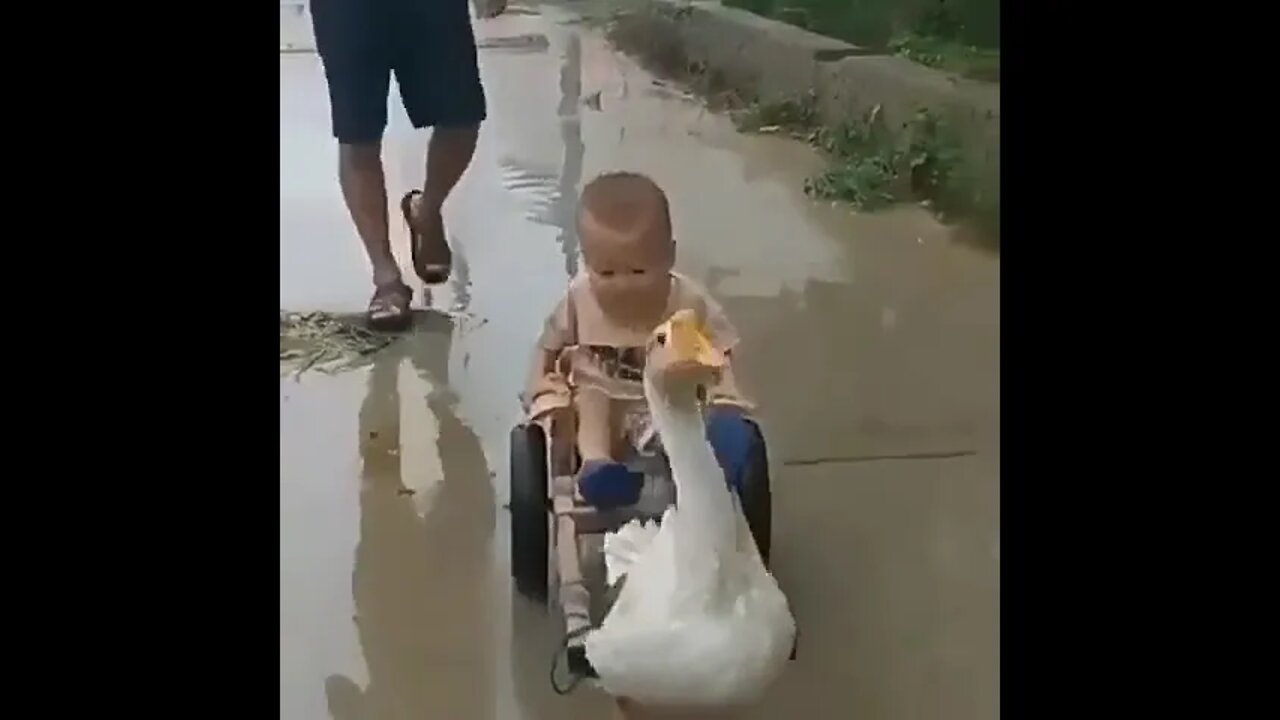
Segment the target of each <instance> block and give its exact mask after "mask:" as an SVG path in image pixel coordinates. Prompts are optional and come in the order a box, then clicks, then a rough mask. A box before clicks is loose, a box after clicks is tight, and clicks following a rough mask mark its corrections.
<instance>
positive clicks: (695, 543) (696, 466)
mask: <svg viewBox="0 0 1280 720" xmlns="http://www.w3.org/2000/svg"><path fill="white" fill-rule="evenodd" d="M647 351H648V356H647V359H646V363H645V376H644V389H645V397H646V399H647V400H648V403H649V407H650V412H651V413H652V415H653V422H654V425H655V426H656V428H657V430H658V433H659V437H660V438H661V441H662V444H663V447H664V449H665V451H666V454H667V457H668V459H669V461H670V466H671V474H672V477H673V479H674V480H675V484H676V494H677V498H676V506H674V507H671V508H669V509H667V511H666V513H665V514H664V515H663V517H662V523H661V524H660V525H655V524H653V523H650V524H647V525H642V524H641V523H639V522H638V521H634V520H633V521H632V522H631V523H629V524H628V525H627V526H625V527H623V528H622V529H621V530H620V531H619V532H618V533H616V534H615V535H613V536H610V537H609V538H607V539H606V547H605V553H606V560H607V562H608V563H609V575H610V576H611V577H613V576H616V575H618V574H622V573H625V575H626V582H625V584H624V585H623V586H622V589H621V591H620V593H619V595H618V598H617V602H616V603H615V604H614V606H613V608H612V609H611V610H610V611H609V614H608V615H607V616H606V617H605V618H604V621H603V622H602V623H601V625H600V627H599V628H598V629H596V630H593V631H592V632H591V633H590V634H588V635H587V637H586V641H585V642H586V654H587V659H588V660H589V661H590V662H591V665H592V666H593V667H594V668H595V670H596V672H597V673H598V675H599V678H600V684H601V685H602V686H603V687H604V689H605V690H606V691H608V692H609V693H610V694H611V695H613V696H614V697H617V698H625V699H627V700H629V701H631V702H634V703H637V704H639V705H641V706H650V707H664V708H698V707H724V706H733V705H741V704H746V703H750V702H753V701H754V700H756V699H757V698H758V697H759V695H760V694H762V693H763V692H764V690H765V689H766V688H767V687H768V686H769V685H770V684H772V682H773V681H774V680H775V679H776V678H777V677H778V675H779V674H780V673H781V671H782V668H783V666H784V665H785V664H786V662H787V658H788V656H789V654H790V651H791V648H792V643H793V640H794V638H795V630H796V626H795V619H794V618H793V617H792V615H791V610H790V608H789V607H788V604H787V598H786V596H785V595H783V594H782V591H781V589H779V587H778V583H777V581H776V580H774V578H773V576H772V575H771V574H769V571H768V570H767V569H766V568H765V566H764V562H763V561H762V560H761V558H760V553H759V550H758V549H757V548H756V544H755V540H754V539H753V538H752V536H751V530H750V529H749V527H748V525H747V521H746V517H745V516H744V515H743V513H742V509H741V507H740V506H739V504H738V499H737V497H736V496H735V495H734V494H733V493H731V492H730V490H729V489H728V487H727V486H726V484H725V481H724V473H723V471H722V470H721V469H720V466H719V464H718V463H717V462H716V458H715V455H714V453H713V451H712V449H711V444H710V443H709V442H708V441H707V438H706V430H705V426H704V424H703V417H702V408H701V404H700V403H699V400H698V386H699V385H700V384H705V383H706V382H707V381H708V380H709V379H711V378H712V377H713V374H714V372H715V371H716V370H717V369H718V368H721V367H723V366H724V364H725V357H724V355H723V354H721V353H720V352H719V351H717V350H716V349H714V348H713V347H711V344H710V343H709V342H708V341H707V339H706V337H705V336H704V335H703V334H702V332H701V331H700V330H699V325H698V321H697V318H696V316H695V315H694V314H693V313H692V312H689V311H680V312H677V313H676V314H675V315H673V316H672V317H671V318H670V319H669V320H668V321H667V322H665V323H663V324H662V325H661V326H659V327H658V329H657V330H655V331H654V332H653V334H652V335H651V336H650V339H649V345H648V349H647ZM619 565H624V566H625V567H622V568H619Z"/></svg>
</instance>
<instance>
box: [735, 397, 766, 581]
mask: <svg viewBox="0 0 1280 720" xmlns="http://www.w3.org/2000/svg"><path fill="white" fill-rule="evenodd" d="M748 424H749V425H750V426H751V433H752V435H753V437H752V440H751V454H750V456H749V459H748V460H747V467H746V471H745V472H744V473H743V476H742V491H741V500H742V513H743V514H744V515H746V516H747V525H748V526H749V527H750V528H751V536H752V537H753V538H755V541H756V547H757V548H759V549H760V557H761V559H763V560H764V564H765V567H768V566H769V551H770V550H771V549H772V544H773V495H772V493H771V492H770V490H769V453H768V451H767V450H766V449H765V445H764V435H763V434H761V432H760V426H759V425H756V424H755V422H753V421H748Z"/></svg>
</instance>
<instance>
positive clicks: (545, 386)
mask: <svg viewBox="0 0 1280 720" xmlns="http://www.w3.org/2000/svg"><path fill="white" fill-rule="evenodd" d="M567 306H568V300H567V298H566V299H563V300H561V301H560V303H559V304H558V305H557V306H556V308H555V310H553V311H551V314H550V315H549V316H547V320H546V322H545V323H544V325H543V328H542V334H541V336H540V337H539V338H538V346H537V347H536V348H534V351H533V358H532V361H531V362H530V366H529V375H528V378H526V380H525V391H524V393H523V394H522V396H521V398H520V400H521V403H522V404H523V405H524V409H525V412H526V413H528V414H529V416H530V418H531V419H536V417H537V416H540V415H543V414H545V413H547V412H549V411H551V410H555V409H557V408H561V407H567V406H568V405H569V398H570V395H569V384H568V381H567V380H566V378H565V377H564V374H563V373H562V372H560V359H561V354H562V353H563V352H564V350H565V349H566V348H568V347H569V346H570V345H571V344H572V340H573V335H572V333H571V328H570V327H569V313H568V309H567Z"/></svg>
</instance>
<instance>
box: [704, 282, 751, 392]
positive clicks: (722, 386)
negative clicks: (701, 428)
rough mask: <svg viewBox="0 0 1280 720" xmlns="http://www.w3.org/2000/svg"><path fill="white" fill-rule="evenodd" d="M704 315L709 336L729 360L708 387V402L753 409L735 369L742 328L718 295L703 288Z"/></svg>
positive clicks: (712, 342)
mask: <svg viewBox="0 0 1280 720" xmlns="http://www.w3.org/2000/svg"><path fill="white" fill-rule="evenodd" d="M701 316H702V321H703V325H704V326H705V327H706V331H707V336H708V339H710V340H711V344H712V345H714V346H715V348H716V349H717V350H719V351H721V352H723V353H724V354H725V358H726V359H727V362H726V363H725V366H724V368H722V369H721V371H720V373H719V377H718V378H717V379H716V382H715V383H713V384H712V385H711V386H710V387H708V388H707V405H709V406H717V405H720V406H725V405H729V406H733V407H737V408H741V409H742V410H743V411H750V410H751V409H752V407H753V406H752V403H751V401H750V400H747V399H746V397H745V396H743V394H742V391H741V390H739V389H738V383H737V379H736V378H735V377H734V371H733V352H734V350H735V349H736V348H737V346H738V331H737V329H736V328H734V326H733V323H731V322H729V317H728V316H727V315H725V312H724V309H723V308H721V307H720V303H718V302H716V301H715V298H713V297H711V295H709V294H707V293H706V292H705V291H702V308H701Z"/></svg>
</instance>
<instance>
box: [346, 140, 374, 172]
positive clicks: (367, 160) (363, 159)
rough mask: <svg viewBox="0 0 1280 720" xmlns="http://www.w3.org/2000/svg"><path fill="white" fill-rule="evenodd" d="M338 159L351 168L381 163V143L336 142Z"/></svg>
mask: <svg viewBox="0 0 1280 720" xmlns="http://www.w3.org/2000/svg"><path fill="white" fill-rule="evenodd" d="M338 161H339V162H340V163H342V164H343V165H346V166H349V167H352V168H359V169H365V168H371V167H377V166H381V165H382V143H381V142H379V141H373V142H360V143H348V142H339V143H338Z"/></svg>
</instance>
